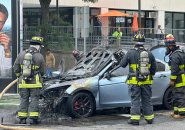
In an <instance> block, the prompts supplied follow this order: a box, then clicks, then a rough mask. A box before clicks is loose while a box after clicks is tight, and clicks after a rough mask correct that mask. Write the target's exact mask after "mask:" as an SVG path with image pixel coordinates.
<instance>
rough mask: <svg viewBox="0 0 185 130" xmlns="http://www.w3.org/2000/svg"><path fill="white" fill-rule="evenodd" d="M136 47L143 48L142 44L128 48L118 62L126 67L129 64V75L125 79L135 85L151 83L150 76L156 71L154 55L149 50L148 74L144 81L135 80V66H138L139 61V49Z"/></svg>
mask: <svg viewBox="0 0 185 130" xmlns="http://www.w3.org/2000/svg"><path fill="white" fill-rule="evenodd" d="M138 49H144V47H143V46H140V47H135V49H131V50H129V51H128V52H127V53H126V55H125V56H124V57H123V59H122V60H121V62H120V66H122V67H126V66H127V65H128V64H129V77H128V80H127V83H128V84H135V85H145V84H149V85H150V84H152V83H153V82H152V77H153V76H154V75H155V72H156V61H155V57H154V56H153V54H152V53H151V52H148V54H149V65H148V67H149V71H150V75H149V76H148V77H147V79H146V80H145V81H137V79H136V68H137V67H138V64H139V61H138V56H139V51H138Z"/></svg>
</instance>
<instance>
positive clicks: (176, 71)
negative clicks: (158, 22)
mask: <svg viewBox="0 0 185 130" xmlns="http://www.w3.org/2000/svg"><path fill="white" fill-rule="evenodd" d="M165 45H166V55H169V63H168V64H169V67H170V69H171V76H170V82H169V85H170V86H171V87H174V89H173V93H174V99H173V108H174V111H173V113H171V116H172V117H174V118H177V119H178V118H185V96H184V95H185V52H184V50H181V49H180V48H179V46H177V45H176V41H175V38H174V37H173V35H172V34H168V35H167V36H166V39H165Z"/></svg>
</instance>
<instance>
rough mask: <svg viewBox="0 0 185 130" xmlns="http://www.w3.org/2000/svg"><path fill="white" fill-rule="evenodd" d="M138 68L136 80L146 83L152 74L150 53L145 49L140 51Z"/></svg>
mask: <svg viewBox="0 0 185 130" xmlns="http://www.w3.org/2000/svg"><path fill="white" fill-rule="evenodd" d="M138 51H139V55H138V67H137V68H136V78H137V80H138V81H145V80H146V79H147V78H148V75H149V74H150V71H149V67H148V66H149V53H148V51H146V50H145V49H138Z"/></svg>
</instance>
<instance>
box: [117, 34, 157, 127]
mask: <svg viewBox="0 0 185 130" xmlns="http://www.w3.org/2000/svg"><path fill="white" fill-rule="evenodd" d="M144 42H145V36H144V34H141V33H140V32H139V33H137V34H136V35H135V36H134V43H135V46H134V48H133V49H130V50H129V51H128V52H127V53H126V55H125V56H124V57H123V59H122V60H121V62H120V66H122V67H126V66H127V65H129V76H128V79H127V84H128V87H129V89H128V91H129V95H130V97H131V110H130V113H131V117H130V119H129V120H128V124H132V125H139V121H140V118H141V108H140V106H142V110H143V113H142V114H143V115H144V118H145V120H146V122H147V123H148V124H152V123H153V119H154V114H153V105H152V101H151V96H152V91H151V87H150V85H151V84H152V82H153V81H152V80H153V76H154V75H155V72H156V61H155V58H154V56H153V55H152V53H151V52H149V51H147V50H145V48H144V45H143V44H144ZM142 51H143V52H145V53H147V55H146V56H147V57H145V59H141V52H142ZM141 61H142V62H143V63H140V62H141ZM145 61H147V63H144V62H145ZM139 66H140V67H139ZM142 66H144V67H145V68H144V69H146V70H147V71H148V74H147V75H145V76H144V73H143V72H142V73H143V74H140V73H141V71H142V69H143V68H141V67H142Z"/></svg>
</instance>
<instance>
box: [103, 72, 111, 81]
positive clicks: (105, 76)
mask: <svg viewBox="0 0 185 130" xmlns="http://www.w3.org/2000/svg"><path fill="white" fill-rule="evenodd" d="M104 78H107V79H108V80H110V78H111V74H110V73H109V72H106V73H105V74H104Z"/></svg>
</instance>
